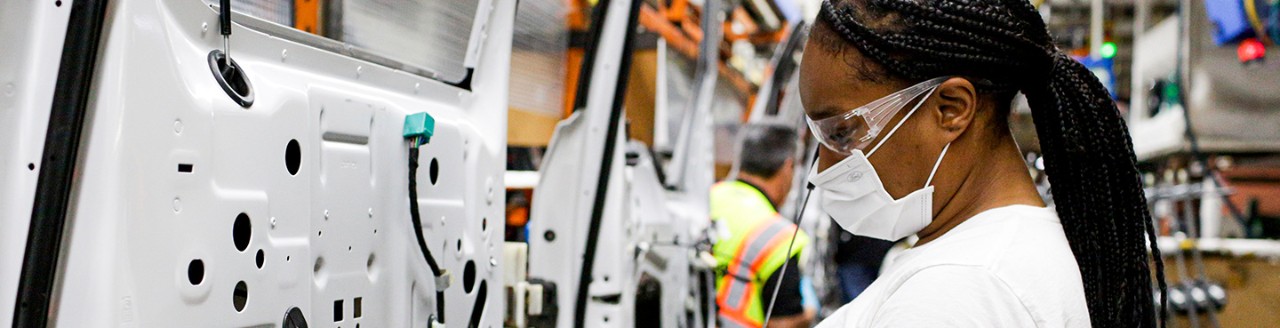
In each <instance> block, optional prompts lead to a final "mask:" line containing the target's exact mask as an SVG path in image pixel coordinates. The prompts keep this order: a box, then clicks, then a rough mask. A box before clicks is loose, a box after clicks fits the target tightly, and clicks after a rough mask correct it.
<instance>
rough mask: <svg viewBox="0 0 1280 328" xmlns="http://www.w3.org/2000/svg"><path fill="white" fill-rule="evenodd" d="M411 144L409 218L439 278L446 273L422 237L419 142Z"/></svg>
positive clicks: (440, 298) (439, 300) (439, 302)
mask: <svg viewBox="0 0 1280 328" xmlns="http://www.w3.org/2000/svg"><path fill="white" fill-rule="evenodd" d="M410 142H413V146H412V147H409V217H410V219H411V221H413V236H414V237H417V239H418V249H419V250H421V251H422V258H423V259H424V260H426V261H427V266H428V267H430V268H431V276H433V277H436V278H439V277H441V276H443V275H444V272H443V271H442V270H440V265H438V264H436V258H435V256H431V250H430V249H428V248H427V240H426V238H425V237H423V236H422V218H421V216H420V213H419V211H418V140H416V139H415V140H412V141H410ZM436 287H437V289H436V313H437V314H439V318H440V322H441V323H444V289H443V288H439V286H436Z"/></svg>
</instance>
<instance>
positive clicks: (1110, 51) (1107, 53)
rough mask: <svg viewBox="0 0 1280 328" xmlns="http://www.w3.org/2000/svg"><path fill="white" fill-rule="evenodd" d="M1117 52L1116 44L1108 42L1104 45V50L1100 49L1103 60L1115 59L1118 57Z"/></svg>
mask: <svg viewBox="0 0 1280 328" xmlns="http://www.w3.org/2000/svg"><path fill="white" fill-rule="evenodd" d="M1116 51H1117V50H1116V43H1115V42H1107V43H1103V44H1102V49H1098V52H1099V54H1101V55H1102V58H1112V57H1115V56H1116Z"/></svg>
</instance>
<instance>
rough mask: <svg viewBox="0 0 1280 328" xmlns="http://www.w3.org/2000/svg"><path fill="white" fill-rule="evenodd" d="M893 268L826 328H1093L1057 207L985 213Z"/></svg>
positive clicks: (824, 323) (824, 326) (911, 253)
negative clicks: (1091, 327)
mask: <svg viewBox="0 0 1280 328" xmlns="http://www.w3.org/2000/svg"><path fill="white" fill-rule="evenodd" d="M889 265H890V266H891V267H890V268H888V269H886V270H885V271H884V273H883V274H882V275H881V276H880V278H879V279H876V281H875V282H874V283H872V284H871V286H870V287H867V290H866V291H864V292H863V293H862V294H861V295H859V296H858V298H857V299H855V300H854V301H853V302H852V303H849V304H846V305H845V306H843V307H841V308H840V309H839V310H837V311H836V312H835V313H833V314H832V315H831V317H829V318H827V319H826V320H823V321H822V322H821V323H819V324H818V327H819V328H837V327H1089V326H1090V324H1089V310H1088V307H1087V306H1086V305H1085V298H1084V285H1083V284H1082V283H1081V281H1080V269H1079V267H1078V266H1077V265H1076V259H1075V257H1074V256H1072V253H1071V248H1070V247H1069V246H1068V245H1067V238H1066V235H1065V234H1064V233H1063V231H1062V223H1061V222H1059V221H1058V214H1057V212H1055V211H1054V210H1053V209H1049V208H1042V207H1034V206H1025V205H1014V206H1007V207H1001V208H995V209H991V210H988V211H986V212H982V213H979V214H978V215H976V216H974V217H972V218H969V220H967V221H965V222H964V223H961V224H960V225H958V226H956V227H955V228H953V229H951V231H948V232H947V233H945V234H943V235H942V236H941V237H938V239H935V240H933V241H932V242H929V243H927V244H924V245H921V246H918V247H914V248H911V249H908V250H907V251H904V252H902V253H901V254H899V255H898V256H897V257H896V258H894V259H893V262H892V263H891V264H889Z"/></svg>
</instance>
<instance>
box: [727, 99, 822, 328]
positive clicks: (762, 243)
mask: <svg viewBox="0 0 1280 328" xmlns="http://www.w3.org/2000/svg"><path fill="white" fill-rule="evenodd" d="M739 133H740V135H742V139H741V144H740V147H739V148H738V149H739V158H738V164H739V165H738V166H739V168H738V176H737V179H730V180H726V181H723V182H720V183H717V184H716V185H715V186H713V187H712V188H711V217H712V219H713V220H715V221H716V226H717V230H719V232H720V233H719V240H718V241H717V242H716V244H715V245H714V247H713V248H712V251H713V253H715V257H716V262H717V264H718V265H717V273H716V303H717V304H718V305H719V316H718V317H719V322H720V326H721V327H729V328H734V327H760V326H762V325H763V324H764V320H765V311H766V310H767V309H768V308H769V302H770V298H771V297H772V296H773V293H774V289H775V287H774V286H778V279H781V280H782V285H781V287H778V292H777V294H778V297H777V304H776V305H775V306H774V307H773V314H772V316H771V317H770V318H769V327H777V328H783V327H809V325H810V322H811V321H812V320H813V318H812V313H811V312H810V313H806V311H805V309H804V306H803V304H802V300H801V299H802V297H801V293H800V291H801V287H800V285H801V284H800V280H801V275H800V267H799V263H800V261H799V255H800V253H801V250H803V249H804V247H805V245H807V244H808V238H809V237H808V236H807V235H805V233H804V232H803V231H802V232H800V233H799V235H798V236H796V242H795V246H794V247H792V249H791V252H790V253H788V252H787V246H788V244H789V243H790V242H791V236H792V235H793V233H795V232H796V229H797V227H796V225H795V224H793V223H791V221H790V220H787V219H785V218H783V217H781V216H779V215H778V211H777V208H778V206H779V205H780V204H781V203H782V202H783V201H784V200H785V199H786V198H787V194H788V193H790V192H791V184H792V182H793V181H792V178H793V177H794V168H793V166H792V164H793V160H794V157H795V156H794V155H795V151H796V144H797V142H798V140H799V138H798V137H797V135H796V132H795V130H794V129H792V128H789V127H786V126H783V125H775V124H750V125H747V126H744V127H743V129H742V130H741V131H740V132H739ZM787 262H790V263H789V264H787V268H786V274H785V275H784V274H781V273H782V270H781V269H782V267H783V264H784V263H787Z"/></svg>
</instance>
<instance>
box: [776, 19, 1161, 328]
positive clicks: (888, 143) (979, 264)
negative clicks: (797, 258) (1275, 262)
mask: <svg viewBox="0 0 1280 328" xmlns="http://www.w3.org/2000/svg"><path fill="white" fill-rule="evenodd" d="M800 74H801V79H800V94H801V98H802V101H803V104H804V108H805V112H806V115H807V116H808V119H809V127H810V130H811V131H812V132H813V134H814V135H815V136H816V137H817V138H818V139H819V140H820V141H821V143H822V145H823V147H820V148H821V150H820V154H819V160H818V165H816V167H815V171H814V172H813V173H811V174H810V179H809V181H810V182H811V183H812V184H813V185H814V186H816V187H817V188H818V189H820V190H821V191H822V193H821V198H822V199H821V201H820V204H821V206H822V207H823V209H824V210H825V211H826V212H827V213H828V214H830V215H831V216H832V217H833V218H834V219H835V220H836V221H837V222H839V224H840V225H841V226H842V227H843V228H844V229H846V230H848V231H850V232H852V233H854V234H858V235H864V236H869V237H875V238H880V239H886V240H898V239H901V238H904V237H907V236H910V235H916V236H917V237H919V241H918V242H917V243H916V244H915V245H914V246H913V247H912V248H911V249H909V250H907V251H906V252H904V253H902V254H901V255H899V256H897V257H896V258H894V259H893V261H892V262H891V263H892V264H891V267H889V268H886V269H885V272H884V274H883V275H881V276H880V278H879V279H878V280H876V281H875V283H873V284H872V285H871V286H870V287H869V288H868V289H867V290H866V291H865V292H864V293H863V294H862V295H861V296H859V297H858V298H857V299H856V300H854V301H853V302H852V303H849V304H847V305H845V306H844V307H842V308H841V309H840V310H838V311H837V312H835V313H834V314H833V315H832V316H831V317H829V318H827V319H826V320H825V321H824V322H822V323H821V324H820V325H819V327H1089V326H1094V327H1151V326H1154V325H1155V323H1156V321H1157V319H1156V318H1157V311H1155V306H1154V305H1153V303H1154V302H1153V298H1152V294H1153V291H1152V288H1151V275H1152V272H1151V270H1150V268H1149V267H1148V261H1149V260H1151V259H1150V258H1149V255H1148V253H1147V247H1148V246H1147V240H1148V238H1153V237H1154V234H1153V229H1152V225H1151V220H1150V217H1149V214H1148V213H1147V207H1146V201H1145V199H1144V195H1143V191H1142V186H1141V183H1140V178H1139V174H1138V170H1137V169H1136V168H1135V160H1134V154H1133V150H1132V145H1131V141H1130V138H1129V135H1128V133H1127V132H1126V131H1127V130H1126V127H1125V123H1124V121H1123V120H1122V119H1121V116H1120V113H1119V112H1118V111H1117V110H1116V107H1115V104H1114V103H1113V102H1112V101H1111V100H1110V98H1109V96H1108V93H1107V90H1106V89H1104V88H1103V86H1102V85H1101V84H1100V83H1099V82H1098V79H1097V78H1096V77H1094V75H1093V74H1091V73H1090V71H1089V70H1088V69H1086V68H1085V67H1084V66H1082V65H1081V64H1079V63H1077V62H1075V61H1073V60H1072V59H1071V58H1070V57H1068V56H1067V55H1065V54H1063V53H1062V52H1061V51H1060V50H1058V49H1057V48H1056V47H1055V46H1054V44H1053V41H1052V39H1051V38H1050V36H1049V34H1048V32H1047V30H1046V28H1045V23H1044V21H1043V20H1042V19H1041V17H1040V14H1039V12H1038V11H1037V10H1036V9H1035V8H1034V7H1033V6H1032V5H1031V4H1029V3H1028V2H1027V0H829V1H826V2H824V3H823V4H822V9H821V13H820V14H819V18H818V20H817V22H816V23H815V25H814V27H813V29H812V32H811V36H810V40H809V42H808V44H807V45H806V47H805V51H804V61H803V64H802V66H801V68H800ZM1017 92H1022V93H1024V94H1025V95H1026V98H1027V101H1028V103H1029V105H1030V107H1031V112H1032V116H1033V117H1034V122H1035V125H1036V132H1037V133H1038V136H1039V140H1040V147H1041V149H1042V150H1043V152H1044V154H1045V169H1046V171H1047V173H1048V176H1049V181H1050V182H1051V183H1052V184H1053V197H1054V200H1055V202H1056V208H1045V205H1044V203H1043V201H1042V200H1041V199H1040V197H1039V196H1038V194H1037V192H1036V188H1035V186H1034V185H1033V183H1032V180H1031V177H1030V176H1029V175H1028V174H1027V169H1026V167H1025V164H1024V163H1023V161H1022V157H1021V156H1020V154H1019V150H1018V146H1017V145H1016V144H1015V143H1014V139H1013V137H1012V136H1011V134H1010V131H1009V125H1008V116H1009V111H1010V107H1011V102H1012V99H1013V97H1014V95H1015V94H1016V93H1017ZM1150 247H1151V249H1152V252H1154V254H1159V252H1158V250H1156V249H1155V248H1156V245H1155V244H1154V243H1152V244H1151V245H1150ZM1155 263H1156V271H1157V273H1156V276H1157V277H1158V278H1159V279H1158V280H1159V283H1160V288H1161V290H1163V288H1164V279H1163V275H1162V274H1160V272H1162V271H1163V267H1162V263H1161V262H1160V260H1159V258H1158V257H1157V258H1156V259H1155ZM1163 304H1164V303H1163V300H1162V302H1161V308H1163V307H1164V305H1163ZM1161 313H1163V311H1161Z"/></svg>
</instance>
